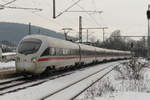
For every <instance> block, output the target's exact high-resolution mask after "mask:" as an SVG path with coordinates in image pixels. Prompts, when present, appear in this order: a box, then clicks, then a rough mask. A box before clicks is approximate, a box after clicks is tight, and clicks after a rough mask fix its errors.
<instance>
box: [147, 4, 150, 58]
mask: <svg viewBox="0 0 150 100" xmlns="http://www.w3.org/2000/svg"><path fill="white" fill-rule="evenodd" d="M147 19H148V40H147V42H148V43H147V44H148V49H147V52H148V57H150V22H149V20H150V5H148V10H147Z"/></svg>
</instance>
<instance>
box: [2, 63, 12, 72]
mask: <svg viewBox="0 0 150 100" xmlns="http://www.w3.org/2000/svg"><path fill="white" fill-rule="evenodd" d="M14 68H15V61H9V62H0V72H1V71H7V70H9V69H14Z"/></svg>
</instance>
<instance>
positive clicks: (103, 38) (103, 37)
mask: <svg viewBox="0 0 150 100" xmlns="http://www.w3.org/2000/svg"><path fill="white" fill-rule="evenodd" d="M102 29H103V42H104V40H105V38H104V37H105V29H107V27H104V28H102Z"/></svg>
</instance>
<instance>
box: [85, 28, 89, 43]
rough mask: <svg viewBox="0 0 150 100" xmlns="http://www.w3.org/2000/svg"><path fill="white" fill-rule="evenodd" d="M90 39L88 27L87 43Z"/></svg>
mask: <svg viewBox="0 0 150 100" xmlns="http://www.w3.org/2000/svg"><path fill="white" fill-rule="evenodd" d="M88 39H89V30H88V29H87V39H86V42H87V43H88Z"/></svg>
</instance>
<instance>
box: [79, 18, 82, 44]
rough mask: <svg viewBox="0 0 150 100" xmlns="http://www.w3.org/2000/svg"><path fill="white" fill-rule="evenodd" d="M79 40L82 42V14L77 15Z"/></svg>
mask: <svg viewBox="0 0 150 100" xmlns="http://www.w3.org/2000/svg"><path fill="white" fill-rule="evenodd" d="M79 42H81V43H82V16H79Z"/></svg>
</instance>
